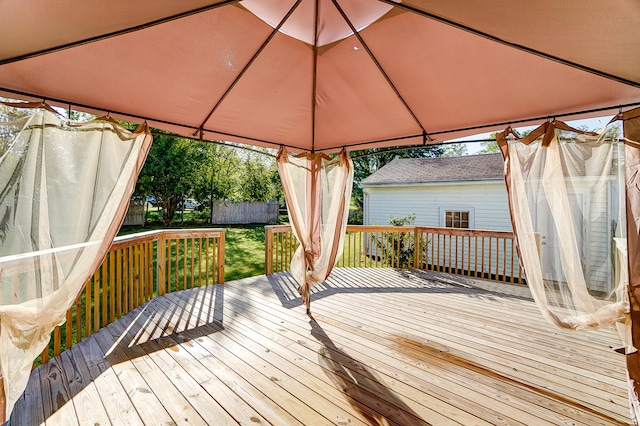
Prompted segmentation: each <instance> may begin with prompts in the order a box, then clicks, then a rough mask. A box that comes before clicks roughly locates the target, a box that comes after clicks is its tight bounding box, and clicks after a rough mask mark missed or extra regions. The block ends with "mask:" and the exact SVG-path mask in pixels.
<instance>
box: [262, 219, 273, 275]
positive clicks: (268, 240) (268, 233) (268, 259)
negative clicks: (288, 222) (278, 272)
mask: <svg viewBox="0 0 640 426" xmlns="http://www.w3.org/2000/svg"><path fill="white" fill-rule="evenodd" d="M264 231H265V232H264V274H265V275H271V274H273V228H272V227H270V226H265V227H264Z"/></svg>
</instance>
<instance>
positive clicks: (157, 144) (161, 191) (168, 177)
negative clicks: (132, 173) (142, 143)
mask: <svg viewBox="0 0 640 426" xmlns="http://www.w3.org/2000/svg"><path fill="white" fill-rule="evenodd" d="M207 151H208V147H207V145H205V144H204V143H200V142H194V141H191V140H186V139H181V138H176V137H173V136H170V135H157V134H156V135H154V137H153V144H152V145H151V149H150V150H149V155H148V157H147V161H146V162H145V165H144V167H143V168H142V171H141V173H140V177H139V178H138V191H137V192H138V193H139V194H144V195H151V196H153V197H155V199H156V201H157V202H158V204H159V205H160V206H161V207H162V222H163V224H164V225H165V226H171V225H172V224H173V215H174V214H175V212H176V210H177V209H178V206H179V204H180V203H182V202H183V201H184V199H185V198H187V197H188V196H190V195H192V194H193V192H194V189H195V188H196V186H197V185H198V183H201V182H203V181H204V179H205V178H206V172H205V170H206V169H205V166H206V160H207V157H208V156H207Z"/></svg>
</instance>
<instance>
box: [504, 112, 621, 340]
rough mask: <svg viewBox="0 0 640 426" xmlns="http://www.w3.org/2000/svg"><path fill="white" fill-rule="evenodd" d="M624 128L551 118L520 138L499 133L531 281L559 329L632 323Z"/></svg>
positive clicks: (545, 311) (520, 244)
mask: <svg viewBox="0 0 640 426" xmlns="http://www.w3.org/2000/svg"><path fill="white" fill-rule="evenodd" d="M620 133H621V132H620V130H619V127H617V128H616V127H608V128H607V129H606V131H604V132H603V133H602V134H596V133H589V132H583V131H580V130H577V129H573V128H571V127H569V126H567V125H566V124H564V123H562V122H547V123H545V124H544V125H542V126H540V127H538V128H537V129H535V130H533V131H532V132H531V133H530V134H528V135H527V136H525V137H523V138H519V137H518V136H517V135H516V134H515V132H513V131H512V130H511V129H507V130H505V131H504V132H502V133H500V134H498V135H497V140H498V143H499V145H500V149H501V151H502V153H503V156H504V159H505V180H506V184H507V191H508V194H509V204H510V209H511V218H512V219H511V220H512V222H513V229H514V231H515V233H516V237H517V243H518V252H519V255H520V259H521V261H522V264H523V266H524V270H525V276H526V279H527V283H528V285H529V288H530V289H531V293H532V294H533V297H534V299H535V301H536V304H537V305H538V307H539V309H540V312H542V314H543V315H544V316H545V317H546V318H547V319H548V320H549V321H551V322H552V323H554V324H555V325H557V326H559V327H562V328H570V329H590V328H597V327H600V326H602V325H606V324H613V323H620V322H622V323H624V322H625V321H626V322H627V324H628V325H629V326H630V322H629V320H628V318H627V315H626V313H627V311H628V301H627V298H626V291H625V289H626V282H627V278H626V277H627V275H626V264H627V261H626V221H625V219H626V217H625V201H624V200H625V199H624V178H623V176H624V173H623V164H624V156H623V145H622V143H621V142H618V141H617V138H618V137H620V138H621V136H622V135H621V134H620ZM623 337H624V336H623Z"/></svg>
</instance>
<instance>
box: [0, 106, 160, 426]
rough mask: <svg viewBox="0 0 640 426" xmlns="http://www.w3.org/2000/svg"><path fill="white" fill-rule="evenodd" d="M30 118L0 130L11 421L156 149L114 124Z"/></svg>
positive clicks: (48, 115) (143, 129)
mask: <svg viewBox="0 0 640 426" xmlns="http://www.w3.org/2000/svg"><path fill="white" fill-rule="evenodd" d="M5 106H8V107H10V106H11V105H9V104H5ZM19 106H20V107H24V106H25V104H19ZM30 106H31V107H36V106H35V105H30ZM25 111H26V113H25V114H22V115H24V117H23V118H20V119H17V120H14V121H3V122H1V123H0V155H1V156H0V217H2V227H0V374H1V376H0V381H1V382H2V384H3V389H4V396H5V398H6V406H5V407H4V412H3V413H2V414H0V418H2V417H3V416H6V417H4V418H5V419H6V418H9V416H10V414H11V410H12V408H13V405H14V404H15V402H16V400H17V399H18V398H19V396H20V395H21V394H22V392H23V390H24V389H25V386H26V384H27V381H28V378H29V374H30V371H31V365H32V362H33V360H34V359H35V358H36V357H37V356H38V354H40V353H41V352H42V351H43V349H44V348H45V347H46V346H47V344H48V342H49V336H50V334H51V332H52V330H53V329H54V328H55V326H57V325H59V324H62V323H63V322H64V319H65V313H66V311H67V310H68V309H69V307H70V306H71V305H72V303H73V301H74V300H75V298H76V297H77V295H78V294H79V293H80V291H81V290H82V288H83V286H84V284H85V282H86V281H87V280H88V279H89V277H90V276H91V274H92V273H93V271H94V270H95V269H96V268H97V267H98V266H99V264H100V262H101V261H102V259H103V258H104V256H105V254H106V253H107V251H108V249H109V247H110V245H111V242H112V240H113V238H114V236H115V235H116V233H117V231H118V229H119V227H120V224H121V222H122V219H123V218H124V215H125V213H126V210H127V207H128V204H129V200H130V197H131V194H132V193H133V190H134V187H135V182H136V179H137V175H138V172H139V171H140V169H141V167H142V165H143V163H144V160H145V158H146V154H147V152H148V150H149V147H150V144H151V136H150V134H149V132H148V128H147V126H146V125H141V126H138V129H137V130H136V131H135V132H129V131H128V130H126V129H124V128H123V127H121V126H120V125H119V124H118V123H116V122H115V121H113V120H111V119H110V118H100V119H96V120H93V121H91V122H88V123H73V122H71V121H67V120H66V119H64V118H61V116H60V115H58V114H57V113H56V112H55V111H54V110H52V109H51V108H50V107H48V106H46V105H41V107H39V108H35V109H31V110H25ZM0 396H1V395H0Z"/></svg>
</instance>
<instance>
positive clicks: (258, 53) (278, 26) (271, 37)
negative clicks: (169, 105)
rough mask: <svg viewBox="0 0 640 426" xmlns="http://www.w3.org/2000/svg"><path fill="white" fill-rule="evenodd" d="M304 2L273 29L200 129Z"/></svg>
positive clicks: (298, 1)
mask: <svg viewBox="0 0 640 426" xmlns="http://www.w3.org/2000/svg"><path fill="white" fill-rule="evenodd" d="M301 2H302V0H297V1H296V2H295V4H294V5H293V6H292V7H291V9H289V11H288V12H287V14H286V15H285V16H284V17H283V18H282V20H281V21H280V23H278V25H277V26H276V27H275V28H273V30H272V31H271V33H270V34H269V36H268V37H267V38H266V39H265V41H264V42H263V43H262V44H261V45H260V47H259V48H258V50H257V51H256V52H255V53H254V54H253V56H252V57H251V59H249V62H247V63H246V65H245V66H244V67H243V68H242V70H241V71H240V72H239V73H238V75H237V76H236V78H234V79H233V81H232V82H231V84H230V85H229V87H227V90H225V91H224V93H223V94H222V96H221V97H220V99H218V101H217V102H216V104H215V105H214V106H213V108H212V109H211V111H209V114H207V116H206V117H205V118H204V120H202V123H201V124H200V126H199V128H201V127H204V125H205V124H206V123H207V121H208V120H209V119H210V118H211V116H212V115H213V113H214V112H216V110H217V109H218V107H219V106H220V104H222V102H223V101H224V100H225V98H226V97H227V96H228V95H229V93H231V91H232V90H233V88H234V87H235V86H236V84H238V82H239V81H240V79H241V78H242V77H243V76H244V75H245V73H246V72H247V71H248V70H249V68H251V65H252V64H253V63H254V61H255V60H256V59H257V58H258V56H260V53H262V51H263V50H264V49H265V48H266V47H267V45H268V44H269V42H270V41H271V40H272V39H273V37H275V35H276V34H277V33H278V31H280V28H282V26H283V25H284V23H285V22H287V19H289V17H290V16H291V15H292V14H293V12H294V11H295V10H296V8H297V7H298V6H299V5H300V3H301Z"/></svg>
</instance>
